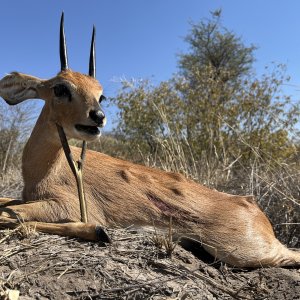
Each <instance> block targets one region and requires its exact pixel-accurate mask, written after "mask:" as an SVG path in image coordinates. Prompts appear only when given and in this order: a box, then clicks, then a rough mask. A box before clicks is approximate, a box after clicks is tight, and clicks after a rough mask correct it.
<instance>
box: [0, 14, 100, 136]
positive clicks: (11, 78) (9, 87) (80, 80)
mask: <svg viewBox="0 0 300 300" xmlns="http://www.w3.org/2000/svg"><path fill="white" fill-rule="evenodd" d="M60 60H61V71H60V72H59V73H58V74H57V76H55V77H53V78H51V79H49V80H44V79H40V78H37V77H33V76H29V75H26V74H21V73H18V72H13V73H11V74H9V75H7V76H5V77H4V78H3V79H2V80H0V96H1V97H2V98H3V99H4V100H5V101H6V102H7V103H8V104H10V105H16V104H18V103H21V102H23V101H24V100H26V99H35V98H38V99H43V100H45V108H46V109H47V118H48V120H47V121H48V122H52V123H55V124H56V125H58V126H61V127H62V128H63V129H64V131H65V133H66V135H67V137H68V138H76V139H81V140H85V141H92V140H95V139H97V138H99V137H100V134H101V132H100V128H102V127H103V126H104V125H105V123H106V118H105V115H104V112H103V111H102V109H101V106H100V103H101V101H102V100H103V99H105V97H104V96H103V94H102V92H103V89H102V86H101V85H100V83H99V82H98V81H97V80H96V79H95V77H96V61H95V27H94V28H93V34H92V41H91V50H90V59H89V74H88V75H85V74H81V73H78V72H73V71H71V70H70V69H69V66H68V58H67V47H66V38H65V31H64V14H62V17H61V22H60Z"/></svg>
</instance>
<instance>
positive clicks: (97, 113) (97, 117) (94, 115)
mask: <svg viewBox="0 0 300 300" xmlns="http://www.w3.org/2000/svg"><path fill="white" fill-rule="evenodd" d="M89 115H90V118H91V119H92V120H93V121H94V122H95V123H96V124H97V125H98V126H101V125H103V120H104V118H105V115H104V113H103V111H102V110H100V109H98V110H91V111H90V113H89Z"/></svg>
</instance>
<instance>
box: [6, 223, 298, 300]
mask: <svg viewBox="0 0 300 300" xmlns="http://www.w3.org/2000/svg"><path fill="white" fill-rule="evenodd" d="M108 232H109V234H110V236H111V237H112V239H113V243H112V244H109V245H100V244H97V243H87V242H83V241H80V240H75V239H67V238H64V237H59V236H55V235H46V234H40V233H35V232H29V231H28V229H24V228H23V229H18V230H17V229H15V230H4V231H0V295H1V296H0V299H8V297H7V296H5V295H7V293H8V292H9V291H10V290H17V291H19V293H20V297H19V299H21V300H25V299H182V300H183V299H274V300H276V299H278V300H279V299H280V300H282V299H300V270H298V269H283V268H267V269H256V270H246V269H245V270H243V269H233V268H230V267H228V266H226V265H224V264H221V263H219V262H210V263H208V262H207V258H206V257H205V255H203V259H206V262H204V261H203V260H201V259H199V258H197V257H195V256H194V255H193V254H192V253H191V252H189V251H187V250H185V249H183V248H182V247H181V246H179V245H176V247H175V250H174V251H173V253H172V256H171V257H169V256H168V254H167V253H166V250H165V248H164V247H162V248H159V247H158V245H157V244H158V243H157V239H156V237H157V236H156V235H155V236H153V235H151V234H149V233H147V234H146V233H138V232H136V231H134V230H130V228H129V229H126V230H124V229H114V230H109V231H108ZM198 256H200V258H201V257H202V254H201V253H200V254H199V255H198Z"/></svg>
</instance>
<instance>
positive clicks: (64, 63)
mask: <svg viewBox="0 0 300 300" xmlns="http://www.w3.org/2000/svg"><path fill="white" fill-rule="evenodd" d="M59 54H60V64H61V71H64V70H67V69H68V68H69V66H68V55H67V46H66V37H65V29H64V13H62V14H61V19H60V37H59Z"/></svg>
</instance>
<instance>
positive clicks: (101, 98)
mask: <svg viewBox="0 0 300 300" xmlns="http://www.w3.org/2000/svg"><path fill="white" fill-rule="evenodd" d="M104 100H106V97H105V96H104V95H101V96H100V98H99V103H101V102H102V101H104Z"/></svg>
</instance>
